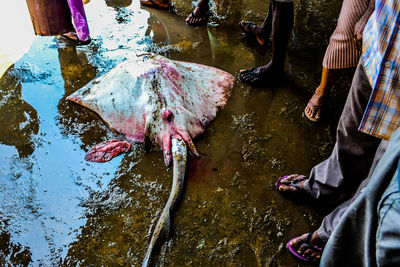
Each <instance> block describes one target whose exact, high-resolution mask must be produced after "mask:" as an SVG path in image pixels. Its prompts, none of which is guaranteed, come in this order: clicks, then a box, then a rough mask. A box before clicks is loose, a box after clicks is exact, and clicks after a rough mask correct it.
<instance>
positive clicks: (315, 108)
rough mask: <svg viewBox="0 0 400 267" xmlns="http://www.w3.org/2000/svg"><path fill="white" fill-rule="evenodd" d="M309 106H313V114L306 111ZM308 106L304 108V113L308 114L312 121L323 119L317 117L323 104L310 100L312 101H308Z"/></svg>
mask: <svg viewBox="0 0 400 267" xmlns="http://www.w3.org/2000/svg"><path fill="white" fill-rule="evenodd" d="M307 106H310V107H311V115H309V114H307V111H306V109H307ZM307 106H306V107H305V108H304V114H305V115H306V117H307V118H308V119H309V120H310V121H312V122H317V121H319V120H320V119H321V117H319V118H318V119H317V118H315V115H317V113H318V111H319V110H321V108H322V105H316V104H314V103H312V102H311V100H310V101H308V104H307Z"/></svg>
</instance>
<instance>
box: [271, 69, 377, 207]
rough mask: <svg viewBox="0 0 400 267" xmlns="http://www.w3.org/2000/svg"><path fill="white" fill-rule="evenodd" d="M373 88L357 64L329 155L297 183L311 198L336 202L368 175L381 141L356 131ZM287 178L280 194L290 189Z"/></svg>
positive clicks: (289, 179)
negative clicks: (305, 177)
mask: <svg viewBox="0 0 400 267" xmlns="http://www.w3.org/2000/svg"><path fill="white" fill-rule="evenodd" d="M371 91H372V88H371V86H370V84H369V81H368V78H367V76H366V74H365V71H364V68H363V66H362V63H361V61H360V63H359V65H358V67H357V69H356V71H355V74H354V77H353V81H352V85H351V88H350V92H349V95H348V97H347V100H346V104H345V106H344V108H343V112H342V115H341V117H340V119H339V124H338V128H337V131H336V143H335V146H334V148H333V151H332V154H331V156H330V157H329V158H328V159H326V160H325V161H323V162H321V163H320V164H318V165H316V166H315V167H314V168H313V169H312V170H311V173H310V176H309V177H308V178H307V179H304V180H302V181H300V182H298V183H296V185H297V187H298V188H300V189H303V190H304V192H305V193H306V194H307V195H310V196H311V197H313V198H317V199H325V200H329V201H338V200H339V199H341V198H343V197H344V194H345V193H347V194H348V192H350V191H351V190H352V189H353V188H355V187H356V186H357V185H358V184H360V182H361V181H362V180H363V179H364V178H365V177H366V176H367V174H368V170H369V168H370V166H371V164H372V162H373V159H374V156H375V153H376V151H377V148H378V146H379V143H380V142H381V139H379V138H376V137H373V136H371V135H368V134H364V133H362V132H360V131H358V126H359V124H360V122H361V119H362V116H363V113H364V109H365V107H366V106H367V103H368V99H369V96H370V94H371ZM293 179H295V177H294V178H290V177H288V178H286V179H285V180H284V185H283V186H281V188H280V189H279V191H296V190H287V189H288V188H287V187H291V182H292V180H293ZM298 188H297V190H298Z"/></svg>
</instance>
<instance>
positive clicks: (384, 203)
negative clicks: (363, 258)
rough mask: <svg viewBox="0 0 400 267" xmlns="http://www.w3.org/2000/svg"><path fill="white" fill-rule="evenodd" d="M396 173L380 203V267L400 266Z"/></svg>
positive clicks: (377, 253) (378, 210)
mask: <svg viewBox="0 0 400 267" xmlns="http://www.w3.org/2000/svg"><path fill="white" fill-rule="evenodd" d="M398 172H399V170H397V171H396V173H395V174H394V177H393V179H392V181H391V182H390V184H389V186H388V188H387V189H386V191H385V193H383V195H382V199H381V200H380V201H379V204H378V208H377V212H378V218H379V220H378V229H377V232H376V261H377V264H378V266H400V194H399V179H398Z"/></svg>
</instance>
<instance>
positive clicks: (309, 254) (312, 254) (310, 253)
mask: <svg viewBox="0 0 400 267" xmlns="http://www.w3.org/2000/svg"><path fill="white" fill-rule="evenodd" d="M307 236H308V234H304V235H302V236H299V237H298V238H296V239H294V240H293V241H291V242H290V245H291V246H292V247H293V248H294V249H295V250H296V251H297V253H299V254H300V255H302V256H303V257H304V258H307V259H310V260H312V261H319V260H320V258H321V255H322V252H321V251H318V250H316V249H314V248H312V247H310V246H307V245H306V244H305V241H306V238H307ZM310 243H311V244H312V245H314V246H317V247H320V248H322V247H323V246H324V245H325V244H324V242H323V241H322V240H321V239H320V238H319V236H318V231H315V232H314V233H313V235H312V237H311V239H310Z"/></svg>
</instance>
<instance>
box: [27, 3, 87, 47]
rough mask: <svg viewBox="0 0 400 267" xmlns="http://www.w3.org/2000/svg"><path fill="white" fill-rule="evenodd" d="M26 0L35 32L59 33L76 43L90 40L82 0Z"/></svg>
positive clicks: (85, 42) (79, 43)
mask: <svg viewBox="0 0 400 267" xmlns="http://www.w3.org/2000/svg"><path fill="white" fill-rule="evenodd" d="M26 2H27V5H28V9H29V13H30V15H31V19H32V24H33V28H34V31H35V34H37V35H60V37H61V38H62V39H65V40H68V41H70V42H73V43H74V44H77V45H86V44H89V43H90V42H91V39H90V35H89V26H88V23H87V19H86V14H85V9H84V8H83V2H82V0H52V1H46V0H27V1H26ZM71 16H72V20H71ZM72 21H73V23H72Z"/></svg>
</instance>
